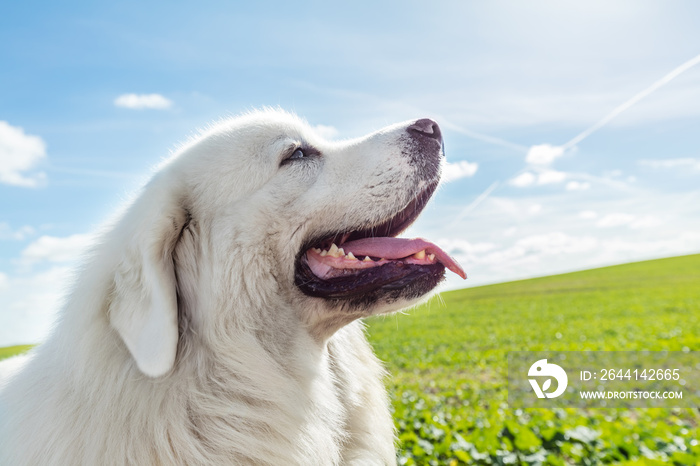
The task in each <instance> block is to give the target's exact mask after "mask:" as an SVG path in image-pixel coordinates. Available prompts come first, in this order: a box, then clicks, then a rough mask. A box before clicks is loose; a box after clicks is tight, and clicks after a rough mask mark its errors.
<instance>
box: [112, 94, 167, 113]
mask: <svg viewBox="0 0 700 466" xmlns="http://www.w3.org/2000/svg"><path fill="white" fill-rule="evenodd" d="M114 105H116V106H117V107H123V108H132V109H142V108H152V109H158V110H164V109H168V108H170V107H172V105H173V103H172V101H170V100H168V99H166V98H165V97H163V96H162V95H160V94H122V95H120V96H119V97H117V98H116V99H114Z"/></svg>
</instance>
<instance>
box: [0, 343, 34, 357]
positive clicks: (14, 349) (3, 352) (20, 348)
mask: <svg viewBox="0 0 700 466" xmlns="http://www.w3.org/2000/svg"><path fill="white" fill-rule="evenodd" d="M33 347H34V345H17V346H6V347H5V348H0V359H5V358H9V357H10V356H14V355H16V354H22V353H24V352H26V351H29V350H30V349H32V348H33Z"/></svg>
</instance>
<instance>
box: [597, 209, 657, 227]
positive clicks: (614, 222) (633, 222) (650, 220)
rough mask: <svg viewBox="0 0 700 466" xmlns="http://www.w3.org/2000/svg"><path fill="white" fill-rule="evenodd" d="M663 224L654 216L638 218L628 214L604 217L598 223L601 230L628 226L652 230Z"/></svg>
mask: <svg viewBox="0 0 700 466" xmlns="http://www.w3.org/2000/svg"><path fill="white" fill-rule="evenodd" d="M660 224H661V220H660V219H659V218H657V217H655V216H653V215H643V216H636V215H632V214H626V213H619V212H617V213H612V214H607V215H605V216H604V217H602V218H601V219H600V220H598V222H597V223H596V226H598V227H600V228H612V227H621V226H628V227H629V228H632V229H640V228H651V227H655V226H658V225H660Z"/></svg>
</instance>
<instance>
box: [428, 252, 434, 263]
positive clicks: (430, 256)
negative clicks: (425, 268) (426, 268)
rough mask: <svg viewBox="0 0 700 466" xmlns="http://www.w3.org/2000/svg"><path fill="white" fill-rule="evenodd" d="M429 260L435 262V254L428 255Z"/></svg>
mask: <svg viewBox="0 0 700 466" xmlns="http://www.w3.org/2000/svg"><path fill="white" fill-rule="evenodd" d="M428 260H429V261H430V262H432V261H434V260H435V254H428Z"/></svg>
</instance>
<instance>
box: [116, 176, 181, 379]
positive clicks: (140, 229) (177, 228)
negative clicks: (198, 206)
mask: <svg viewBox="0 0 700 466" xmlns="http://www.w3.org/2000/svg"><path fill="white" fill-rule="evenodd" d="M153 184H154V183H153V182H152V183H151V186H148V187H147V188H146V191H145V193H144V194H145V195H142V196H141V197H140V198H139V199H138V200H137V201H136V202H135V203H134V204H133V205H132V206H131V208H130V209H129V210H128V211H127V213H126V215H125V216H124V218H122V220H121V222H120V223H119V225H118V226H117V228H118V229H119V230H120V231H118V232H117V233H118V234H117V235H116V237H118V238H122V239H123V240H126V244H123V245H119V247H120V249H121V251H120V252H121V254H122V257H121V258H119V259H118V265H117V267H116V271H115V275H114V286H113V289H112V294H111V297H110V298H111V299H110V303H109V320H110V323H111V325H112V327H113V328H114V329H116V330H117V332H118V333H119V335H120V336H121V338H122V340H123V341H124V343H125V344H126V347H127V348H128V349H129V352H130V353H131V355H132V356H133V358H134V360H135V361H136V364H137V366H138V368H139V369H140V370H141V372H143V373H144V374H146V375H148V376H150V377H159V376H161V375H164V374H166V373H167V372H168V371H170V370H171V369H172V367H173V365H174V363H175V356H176V354H177V343H178V338H179V334H178V299H177V279H176V276H175V267H174V262H173V251H174V249H175V246H176V244H177V241H178V239H179V237H180V235H181V233H182V231H183V229H184V228H186V226H187V224H188V222H189V213H188V211H187V210H186V208H185V207H184V206H183V205H182V204H181V203H180V202H178V201H177V200H174V199H173V198H172V197H171V196H170V195H169V193H167V192H159V191H160V190H158V189H157V188H156V187H155V186H152V185H153ZM149 188H150V189H149ZM154 188H155V189H154ZM154 191H155V192H154Z"/></svg>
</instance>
